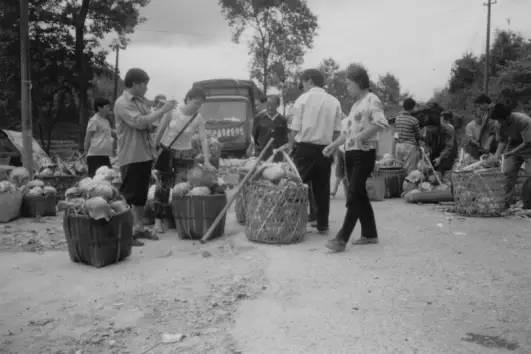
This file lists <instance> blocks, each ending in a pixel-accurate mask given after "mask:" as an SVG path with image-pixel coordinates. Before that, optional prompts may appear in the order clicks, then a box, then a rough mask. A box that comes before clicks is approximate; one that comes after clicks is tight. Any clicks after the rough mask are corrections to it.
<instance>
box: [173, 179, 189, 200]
mask: <svg viewBox="0 0 531 354" xmlns="http://www.w3.org/2000/svg"><path fill="white" fill-rule="evenodd" d="M191 189H192V186H191V185H190V183H188V182H181V183H177V184H176V185H175V186H174V187H173V188H172V190H171V194H172V197H173V196H177V197H183V196H185V195H186V194H187V193H188V192H189V191H190V190H191Z"/></svg>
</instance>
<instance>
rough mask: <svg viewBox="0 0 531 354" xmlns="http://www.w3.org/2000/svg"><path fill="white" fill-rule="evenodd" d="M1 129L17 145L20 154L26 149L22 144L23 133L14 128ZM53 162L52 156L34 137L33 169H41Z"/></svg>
mask: <svg viewBox="0 0 531 354" xmlns="http://www.w3.org/2000/svg"><path fill="white" fill-rule="evenodd" d="M1 131H2V132H3V133H4V134H5V135H6V136H7V138H8V139H9V141H10V142H11V143H12V144H13V145H14V146H15V148H16V149H17V150H18V152H19V153H20V155H21V156H22V151H23V150H24V148H23V144H22V133H21V132H17V131H14V130H7V129H1ZM50 164H52V160H51V159H50V157H49V156H48V155H47V154H46V152H44V150H43V149H42V148H41V146H40V145H39V143H38V142H37V140H35V138H33V169H34V170H39V169H40V168H41V167H42V166H46V165H50Z"/></svg>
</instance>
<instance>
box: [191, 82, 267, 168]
mask: <svg viewBox="0 0 531 354" xmlns="http://www.w3.org/2000/svg"><path fill="white" fill-rule="evenodd" d="M194 87H200V88H201V89H203V90H204V91H205V92H206V96H207V97H206V101H205V103H204V104H203V106H202V107H201V109H200V113H201V115H202V116H203V118H204V119H205V121H206V129H207V132H208V133H209V134H211V135H214V136H216V137H217V138H218V140H219V142H220V143H221V144H222V149H221V155H222V157H245V155H246V152H247V149H248V148H249V146H250V145H251V143H252V138H251V136H252V130H253V122H254V118H255V116H256V114H257V103H258V101H259V100H260V99H262V98H263V97H264V95H263V94H262V92H261V91H260V90H259V89H258V88H257V86H256V85H255V83H254V82H253V81H251V80H235V79H215V80H205V81H198V82H195V83H194Z"/></svg>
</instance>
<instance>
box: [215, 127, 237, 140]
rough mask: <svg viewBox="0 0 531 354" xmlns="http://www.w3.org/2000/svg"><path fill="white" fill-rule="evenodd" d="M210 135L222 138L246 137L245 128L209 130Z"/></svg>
mask: <svg viewBox="0 0 531 354" xmlns="http://www.w3.org/2000/svg"><path fill="white" fill-rule="evenodd" d="M208 133H210V134H213V135H214V136H217V137H218V138H221V137H236V136H242V135H244V131H243V127H239V128H218V129H208Z"/></svg>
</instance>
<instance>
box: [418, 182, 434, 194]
mask: <svg viewBox="0 0 531 354" xmlns="http://www.w3.org/2000/svg"><path fill="white" fill-rule="evenodd" d="M432 189H433V187H432V185H431V184H430V182H422V183H421V184H420V190H421V191H422V192H429V191H431V190H432Z"/></svg>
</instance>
